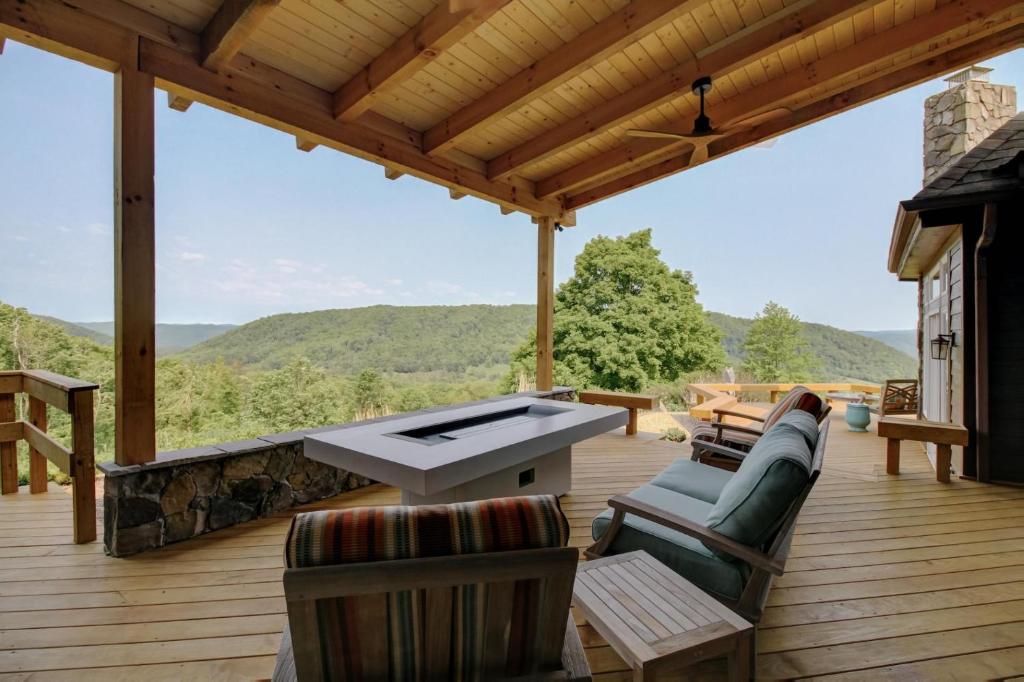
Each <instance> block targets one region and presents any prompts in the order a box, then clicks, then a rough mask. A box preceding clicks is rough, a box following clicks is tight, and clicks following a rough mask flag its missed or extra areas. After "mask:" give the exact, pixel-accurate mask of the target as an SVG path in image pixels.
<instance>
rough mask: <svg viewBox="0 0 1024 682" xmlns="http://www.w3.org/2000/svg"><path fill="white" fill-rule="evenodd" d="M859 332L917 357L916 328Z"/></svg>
mask: <svg viewBox="0 0 1024 682" xmlns="http://www.w3.org/2000/svg"><path fill="white" fill-rule="evenodd" d="M857 333H858V334H860V335H861V336H866V337H868V338H871V339H875V340H876V341H881V342H882V343H884V344H886V345H887V346H892V347H893V348H895V349H896V350H899V351H903V352H904V353H906V354H907V355H909V356H910V357H912V358H916V357H917V330H916V329H882V330H879V331H859V332H857Z"/></svg>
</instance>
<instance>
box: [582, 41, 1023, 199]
mask: <svg viewBox="0 0 1024 682" xmlns="http://www.w3.org/2000/svg"><path fill="white" fill-rule="evenodd" d="M1022 41H1024V26H1021V25H1019V24H1018V25H1016V26H1013V27H1011V28H1008V29H1004V30H1003V31H1001V32H999V33H997V34H995V35H991V36H984V37H982V38H980V39H978V40H975V41H973V42H970V43H967V44H962V45H958V46H957V47H954V48H953V49H951V50H948V51H946V52H943V53H941V54H939V55H935V56H933V57H931V58H930V59H926V60H924V61H919V62H916V63H914V64H911V65H910V66H906V67H904V68H902V69H900V70H898V71H894V72H890V73H888V74H886V75H884V76H882V77H880V78H876V79H874V80H872V81H870V82H867V83H863V84H860V85H857V86H854V87H853V88H850V89H849V90H846V91H844V92H841V93H838V94H836V95H833V96H832V97H829V98H827V99H823V100H819V101H817V102H814V103H812V104H809V105H808V106H806V107H803V108H800V109H798V110H796V111H794V112H793V113H792V114H791V115H789V116H787V117H786V118H784V119H780V120H778V121H771V122H769V123H765V124H762V125H760V126H757V127H756V128H751V129H749V130H745V131H743V132H740V133H737V134H735V135H730V136H729V137H726V138H723V139H722V140H718V141H716V142H714V143H712V144H711V149H710V150H709V151H710V155H709V156H710V158H712V159H714V158H718V157H721V156H724V155H726V154H730V153H732V152H735V151H738V150H740V149H745V148H747V147H750V146H752V145H755V144H757V143H758V142H761V141H763V140H765V139H770V138H773V137H777V136H779V135H781V134H784V133H787V132H790V131H792V130H796V129H797V128H801V127H803V126H806V125H809V124H811V123H814V122H816V121H819V120H821V119H824V118H828V117H829V116H832V115H834V114H836V113H841V112H844V111H848V110H850V109H853V108H856V107H858V106H860V105H862V104H867V103H868V102H872V101H874V100H876V99H879V98H881V97H885V96H886V95H889V94H891V93H893V92H898V91H900V90H903V89H906V88H909V87H913V86H915V85H918V84H920V83H923V82H925V81H928V80H931V79H932V78H934V77H935V76H936V75H939V74H943V73H949V72H950V71H955V70H957V69H959V68H962V67H964V66H967V65H970V64H973V63H974V62H976V61H978V60H980V59H988V58H991V57H994V56H996V55H999V54H1002V53H1004V52H1006V51H1008V50H1012V49H1014V48H1015V47H1018V46H1019V45H1020V44H1021V42H1022ZM689 167H690V166H689V153H688V152H687V153H684V154H680V155H677V156H674V157H672V158H670V159H666V160H664V161H660V162H658V163H656V164H654V165H651V166H649V167H647V168H643V169H641V170H638V171H633V172H630V173H628V174H626V175H622V176H620V177H616V178H613V179H611V180H608V181H606V182H603V183H601V184H599V185H597V186H595V187H592V188H590V189H587V190H585V191H582V192H579V193H577V194H573V195H571V196H569V197H567V198H566V201H565V208H566V210H567V211H568V210H574V209H578V208H583V207H584V206H589V205H591V204H594V203H596V202H598V201H602V200H604V199H608V198H611V197H613V196H616V195H618V194H622V193H623V192H627V191H629V190H632V189H635V188H637V187H641V186H643V185H646V184H649V183H651V182H655V181H657V180H660V179H662V178H665V177H668V176H670V175H673V174H675V173H678V172H679V171H684V170H687V169H688V168H689Z"/></svg>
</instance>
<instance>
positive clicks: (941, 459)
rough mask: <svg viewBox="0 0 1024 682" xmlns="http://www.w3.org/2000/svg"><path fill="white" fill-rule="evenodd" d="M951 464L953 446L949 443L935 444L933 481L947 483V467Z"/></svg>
mask: <svg viewBox="0 0 1024 682" xmlns="http://www.w3.org/2000/svg"><path fill="white" fill-rule="evenodd" d="M952 463H953V446H951V445H950V444H949V443H936V444H935V480H936V481H938V482H939V483H949V467H950V466H951V465H952Z"/></svg>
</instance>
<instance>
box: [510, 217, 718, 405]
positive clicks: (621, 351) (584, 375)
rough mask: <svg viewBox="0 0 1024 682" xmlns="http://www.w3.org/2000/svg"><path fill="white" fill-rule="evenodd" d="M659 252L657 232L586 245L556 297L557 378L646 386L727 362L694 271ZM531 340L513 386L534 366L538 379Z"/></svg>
mask: <svg viewBox="0 0 1024 682" xmlns="http://www.w3.org/2000/svg"><path fill="white" fill-rule="evenodd" d="M660 255H661V254H660V252H659V251H658V250H657V249H655V248H654V247H653V246H652V245H651V231H650V230H641V231H639V232H634V233H633V234H630V235H628V236H626V237H619V238H616V239H611V238H608V237H595V238H594V239H592V240H590V242H588V243H587V245H586V246H585V247H583V252H582V253H581V254H580V255H579V256H577V258H576V271H575V274H574V275H573V276H572V277H571V278H570V279H569V280H568V281H567V282H565V283H564V284H563V285H562V286H561V287H560V288H559V290H558V293H557V294H556V296H555V329H554V343H555V353H554V357H555V376H556V382H557V383H563V382H567V383H571V384H572V385H574V386H577V387H586V386H597V387H601V388H606V389H610V390H624V391H639V390H642V389H643V388H644V387H645V386H647V385H648V384H650V383H652V382H670V381H674V380H675V379H677V378H678V377H679V375H680V374H683V373H686V372H692V371H695V370H705V369H711V370H714V369H719V368H720V367H721V366H722V365H723V363H724V362H725V354H724V353H723V351H722V347H721V345H720V344H719V335H718V331H717V330H716V329H715V328H714V327H712V326H711V325H710V324H708V321H707V317H706V315H705V313H704V309H703V308H702V307H701V306H700V304H699V303H697V300H696V296H697V287H696V285H695V284H694V283H693V275H692V274H691V273H689V272H682V271H680V270H672V269H670V268H669V267H668V265H666V264H665V263H664V261H662V260H661V258H660ZM531 345H533V346H535V345H536V341H535V340H534V341H533V343H532V344H531V341H530V340H528V341H527V342H526V344H524V346H523V347H521V348H520V349H518V350H517V351H516V352H515V353H514V355H513V360H512V365H513V366H512V371H511V372H510V375H509V376H508V377H506V380H505V387H506V388H510V383H511V382H512V380H513V374H516V373H517V372H520V371H526V370H527V368H529V371H530V372H531V375H530V376H532V371H533V370H532V364H531V362H530V360H529V359H528V356H529V355H530V346H531ZM517 363H518V366H517Z"/></svg>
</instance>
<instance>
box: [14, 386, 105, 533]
mask: <svg viewBox="0 0 1024 682" xmlns="http://www.w3.org/2000/svg"><path fill="white" fill-rule="evenodd" d="M97 388H99V386H97V385H96V384H93V383H89V382H87V381H82V380H80V379H74V378H71V377H66V376H62V375H60V374H54V373H53V372H47V371H45V370H38V369H25V370H11V371H2V372H0V494H3V495H7V494H10V493H17V492H18V451H17V441H19V440H24V441H25V442H27V443H28V446H29V463H28V466H29V477H28V478H29V492H30V493H44V492H46V490H47V479H46V462H47V460H49V461H50V462H53V463H54V464H55V465H56V466H57V468H59V469H60V470H61V471H63V472H64V473H65V474H67V475H68V476H70V477H71V487H72V498H73V504H72V510H73V513H74V520H73V532H74V538H75V542H76V543H85V542H92V541H93V540H95V539H96V468H95V443H94V431H93V401H94V400H93V395H94V392H95V391H96V389H97ZM18 393H24V394H26V395H27V396H28V414H27V417H28V421H25V420H19V419H17V413H16V410H15V402H14V396H15V395H16V394H18ZM47 405H50V406H52V407H54V408H56V409H58V410H61V411H63V412H67V413H68V414H69V415H71V447H70V448H67V447H65V446H64V445H62V444H61V443H58V442H57V441H56V440H54V439H53V437H52V436H50V435H49V434H48V433H47V432H46V428H47V419H46V406H47Z"/></svg>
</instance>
